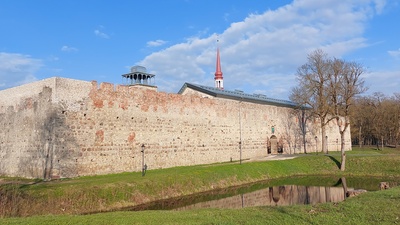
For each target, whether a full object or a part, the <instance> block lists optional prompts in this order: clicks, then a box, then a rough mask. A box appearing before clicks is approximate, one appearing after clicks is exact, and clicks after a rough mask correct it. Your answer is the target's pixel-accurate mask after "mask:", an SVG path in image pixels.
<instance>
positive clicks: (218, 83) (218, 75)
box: [214, 47, 224, 89]
mask: <svg viewBox="0 0 400 225" xmlns="http://www.w3.org/2000/svg"><path fill="white" fill-rule="evenodd" d="M216 67H217V68H216V71H215V77H214V80H215V87H216V88H219V89H224V78H223V77H222V70H221V60H220V58H219V47H217V66H216Z"/></svg>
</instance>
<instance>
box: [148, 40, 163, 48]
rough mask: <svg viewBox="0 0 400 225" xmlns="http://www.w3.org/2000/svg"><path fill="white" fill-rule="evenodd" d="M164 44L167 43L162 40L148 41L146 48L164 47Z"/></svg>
mask: <svg viewBox="0 0 400 225" xmlns="http://www.w3.org/2000/svg"><path fill="white" fill-rule="evenodd" d="M166 43H167V42H166V41H163V40H155V41H148V42H147V46H148V47H158V46H161V45H164V44H166Z"/></svg>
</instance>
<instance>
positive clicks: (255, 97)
mask: <svg viewBox="0 0 400 225" xmlns="http://www.w3.org/2000/svg"><path fill="white" fill-rule="evenodd" d="M186 88H191V89H194V90H196V91H199V92H202V93H204V94H207V95H211V96H213V97H216V98H226V99H233V100H238V101H245V102H253V103H258V104H265V105H275V106H283V107H290V108H295V107H298V105H297V104H296V103H294V102H291V101H287V100H280V99H274V98H268V97H267V96H266V95H262V94H246V93H244V92H243V91H238V90H235V91H228V90H221V89H219V88H215V87H207V86H203V85H198V84H190V83H185V84H184V85H183V86H182V88H181V89H180V90H179V92H178V94H182V93H183V91H184V90H185V89H186Z"/></svg>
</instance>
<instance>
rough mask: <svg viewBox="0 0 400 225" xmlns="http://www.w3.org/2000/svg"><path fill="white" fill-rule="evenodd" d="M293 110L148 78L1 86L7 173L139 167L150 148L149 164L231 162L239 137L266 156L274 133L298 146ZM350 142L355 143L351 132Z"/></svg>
mask: <svg viewBox="0 0 400 225" xmlns="http://www.w3.org/2000/svg"><path fill="white" fill-rule="evenodd" d="M290 110H291V109H290V108H285V107H277V106H271V105H261V104H255V103H249V102H244V101H243V102H238V101H234V100H227V99H220V98H214V99H212V98H204V97H201V96H197V95H179V94H168V93H163V92H157V90H156V88H155V87H150V86H145V85H136V86H114V85H113V84H109V83H101V84H100V85H99V84H97V83H96V82H85V81H78V80H71V79H65V78H49V79H46V80H43V81H39V82H35V83H31V84H27V85H23V86H20V87H15V88H11V89H7V90H4V91H0V118H1V122H0V126H1V129H0V161H1V164H0V175H8V176H22V177H39V178H46V177H51V176H60V177H74V176H83V175H95V174H108V173H117V172H124V171H140V170H141V169H142V163H143V157H144V163H145V164H146V165H147V166H148V169H150V170H151V169H158V168H167V167H173V166H185V165H195V164H207V163H215V162H226V161H231V160H239V157H240V151H239V141H240V140H242V159H248V158H256V157H263V156H267V154H268V153H267V144H268V141H269V139H270V138H271V137H272V135H275V136H276V137H277V138H278V140H279V141H280V143H282V145H283V146H284V151H285V153H294V152H296V153H299V152H301V151H303V150H301V144H300V143H298V141H296V137H295V136H296V135H294V132H295V131H294V130H295V129H294V128H293V125H291V126H292V127H291V126H289V124H288V121H292V122H293V123H294V122H295V119H294V118H292V117H290V114H289V112H290ZM239 115H240V118H239ZM317 124H318V123H317ZM317 124H314V126H313V127H315V126H316V125H317ZM272 126H274V127H275V131H274V133H272V130H271V127H272ZM319 134H320V131H319V129H312V132H310V134H308V137H307V140H308V142H307V143H308V149H307V151H308V152H311V151H315V149H321V146H316V145H321V143H320V142H318V141H316V140H315V139H314V136H316V135H319ZM327 135H328V136H329V139H328V148H329V149H330V150H334V149H337V148H338V145H337V143H336V139H337V138H339V140H340V136H339V132H338V130H337V127H336V126H335V125H334V124H333V123H332V124H331V125H330V126H328V130H327ZM319 136H320V135H319ZM142 145H144V154H142V152H141V150H142V148H141V146H142ZM346 148H347V149H350V148H351V146H350V134H349V132H348V134H347V137H346Z"/></svg>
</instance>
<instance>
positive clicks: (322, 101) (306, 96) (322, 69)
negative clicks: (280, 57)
mask: <svg viewBox="0 0 400 225" xmlns="http://www.w3.org/2000/svg"><path fill="white" fill-rule="evenodd" d="M307 59H308V62H307V63H306V64H304V65H302V66H301V67H299V68H298V69H297V81H298V86H297V87H294V88H293V89H292V92H291V94H290V97H289V98H290V100H292V101H293V102H296V103H298V104H299V105H301V106H304V107H310V109H309V110H310V112H311V113H312V114H313V115H314V116H315V117H318V118H319V121H320V126H321V135H322V138H321V140H322V150H323V152H325V153H327V152H328V150H327V148H326V143H325V142H326V139H325V138H324V137H325V136H326V127H325V126H326V125H327V124H328V123H329V121H330V120H332V119H334V118H333V117H330V113H331V107H330V102H329V101H330V100H331V98H330V96H329V85H328V84H329V83H328V82H329V78H330V77H329V75H330V74H329V73H330V64H331V60H330V59H329V58H328V57H327V54H326V53H324V52H323V51H322V50H320V49H318V50H315V51H314V52H312V53H311V54H309V55H308V58H307Z"/></svg>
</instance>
